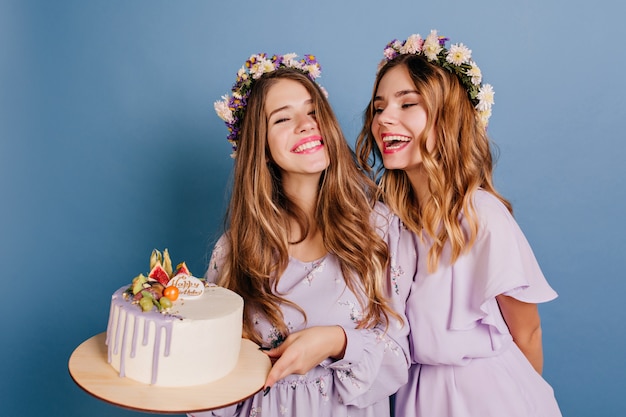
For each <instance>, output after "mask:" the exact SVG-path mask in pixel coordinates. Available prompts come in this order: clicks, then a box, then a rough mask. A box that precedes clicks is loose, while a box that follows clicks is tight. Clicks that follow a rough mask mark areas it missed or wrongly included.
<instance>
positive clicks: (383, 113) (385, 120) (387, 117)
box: [375, 108, 396, 126]
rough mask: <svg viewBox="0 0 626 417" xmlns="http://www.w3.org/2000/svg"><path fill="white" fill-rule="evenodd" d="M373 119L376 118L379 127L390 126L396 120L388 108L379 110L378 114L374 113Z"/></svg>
mask: <svg viewBox="0 0 626 417" xmlns="http://www.w3.org/2000/svg"><path fill="white" fill-rule="evenodd" d="M375 117H376V122H377V123H378V124H379V125H380V126H388V125H392V124H393V123H394V122H395V120H396V119H395V116H394V115H393V113H392V112H391V110H390V109H388V108H386V109H383V110H379V111H378V113H376V115H375Z"/></svg>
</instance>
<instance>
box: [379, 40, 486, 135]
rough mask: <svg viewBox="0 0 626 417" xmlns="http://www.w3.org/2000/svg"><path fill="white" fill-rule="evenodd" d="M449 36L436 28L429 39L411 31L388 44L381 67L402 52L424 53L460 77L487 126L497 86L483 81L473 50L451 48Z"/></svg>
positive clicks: (457, 46) (457, 45)
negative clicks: (406, 35) (404, 37)
mask: <svg viewBox="0 0 626 417" xmlns="http://www.w3.org/2000/svg"><path fill="white" fill-rule="evenodd" d="M448 40H449V39H448V38H446V37H444V36H439V35H438V34H437V31H436V30H431V32H430V34H429V35H428V36H427V37H426V39H423V38H422V37H421V36H420V35H419V34H414V35H411V36H409V37H408V39H407V40H405V41H399V40H397V39H394V40H393V41H391V42H389V43H388V44H387V46H386V47H385V50H384V52H383V54H384V56H385V58H384V59H383V60H382V61H381V62H380V65H379V66H378V70H379V71H380V69H381V68H382V67H383V66H384V65H385V64H386V63H387V62H389V61H391V60H392V59H394V58H395V57H397V56H398V55H402V54H415V55H423V56H424V57H426V59H427V60H428V61H429V62H432V63H433V64H437V65H439V66H440V67H442V68H444V69H446V70H448V71H449V72H451V73H453V74H456V75H457V77H459V80H460V81H461V84H462V85H463V87H465V89H466V90H467V94H468V96H469V98H470V100H471V102H472V104H474V107H475V108H476V110H477V111H478V114H479V116H480V119H481V121H482V122H483V124H484V126H485V128H486V127H487V124H488V122H489V117H490V116H491V106H492V105H493V103H494V100H493V96H494V91H493V87H492V86H491V84H481V82H482V73H481V71H480V68H478V65H476V63H475V62H474V61H473V60H472V51H471V50H470V49H469V48H468V47H467V46H465V45H463V44H462V43H458V44H454V45H452V46H450V49H447V48H446V46H445V44H446V41H448Z"/></svg>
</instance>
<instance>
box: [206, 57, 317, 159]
mask: <svg viewBox="0 0 626 417" xmlns="http://www.w3.org/2000/svg"><path fill="white" fill-rule="evenodd" d="M297 58H298V55H296V54H285V55H273V56H271V57H268V56H267V54H265V53H261V54H255V55H252V56H251V57H250V58H249V59H248V60H247V61H246V63H245V64H244V65H243V67H241V68H240V69H239V71H238V72H237V81H236V82H235V84H234V85H233V88H232V96H229V95H228V94H227V95H224V96H222V100H218V101H216V102H215V103H214V105H213V107H214V108H215V111H216V113H217V115H218V116H219V117H220V119H222V120H223V121H224V122H225V123H226V127H227V128H228V141H229V142H230V144H231V145H232V147H233V153H232V154H231V155H230V156H231V157H232V158H235V157H236V156H237V147H238V145H239V131H240V129H241V122H242V121H243V117H244V114H245V113H246V106H247V105H248V97H250V92H251V91H252V86H253V85H254V82H255V81H256V80H257V79H259V78H260V77H261V76H262V75H263V74H267V73H268V72H272V71H275V70H277V69H279V68H296V69H298V70H300V71H302V72H303V73H304V74H306V75H308V76H309V78H310V79H311V80H313V81H315V79H316V78H318V77H319V76H320V75H321V72H322V68H321V66H320V64H319V63H318V62H317V60H316V59H315V56H314V55H305V56H304V58H301V59H297ZM320 88H321V89H322V91H323V92H324V94H325V95H326V91H325V90H324V89H323V87H320Z"/></svg>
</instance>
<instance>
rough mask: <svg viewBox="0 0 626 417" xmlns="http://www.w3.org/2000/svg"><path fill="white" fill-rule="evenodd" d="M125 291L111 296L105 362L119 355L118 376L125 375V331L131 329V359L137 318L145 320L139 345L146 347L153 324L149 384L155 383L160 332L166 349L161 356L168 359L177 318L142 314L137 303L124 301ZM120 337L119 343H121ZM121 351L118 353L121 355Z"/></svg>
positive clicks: (135, 346)
mask: <svg viewBox="0 0 626 417" xmlns="http://www.w3.org/2000/svg"><path fill="white" fill-rule="evenodd" d="M124 291H125V288H121V289H119V290H118V291H116V292H115V293H114V294H113V297H112V300H111V311H110V313H109V322H108V324H107V334H106V345H107V353H108V358H107V360H108V362H109V363H111V360H112V356H113V355H117V354H120V372H119V374H120V377H124V376H126V372H125V365H126V354H125V352H126V351H127V340H126V339H127V337H128V332H127V329H130V333H131V334H130V339H131V346H130V357H131V358H134V357H135V353H136V348H137V342H138V336H139V335H138V330H139V328H140V326H139V321H140V318H143V319H144V325H143V337H142V341H141V343H142V345H143V346H146V345H147V344H148V341H149V339H148V330H149V328H150V326H151V324H154V328H155V334H156V335H155V341H154V351H153V353H152V376H151V382H150V383H151V384H154V383H156V381H157V377H158V369H159V351H160V348H161V334H162V331H163V330H165V349H164V355H165V356H169V354H170V346H171V342H172V325H173V321H174V320H176V319H177V318H175V317H170V316H167V315H164V314H161V313H158V312H157V311H148V312H144V311H142V310H141V307H139V305H136V304H132V303H131V301H129V300H125V299H124V296H123V293H124ZM116 308H117V309H118V310H119V312H118V317H117V322H116V323H115V324H114V323H113V312H114V311H115V309H116ZM122 311H124V312H125V313H126V315H125V317H124V319H123V323H122V314H121V312H122ZM113 325H115V326H116V328H117V331H116V332H115V340H113V341H112V340H111V339H110V335H111V332H112V330H113V327H112V326H113ZM120 338H121V340H120ZM120 352H121V353H120Z"/></svg>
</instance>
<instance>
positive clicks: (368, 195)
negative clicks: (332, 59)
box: [219, 68, 398, 343]
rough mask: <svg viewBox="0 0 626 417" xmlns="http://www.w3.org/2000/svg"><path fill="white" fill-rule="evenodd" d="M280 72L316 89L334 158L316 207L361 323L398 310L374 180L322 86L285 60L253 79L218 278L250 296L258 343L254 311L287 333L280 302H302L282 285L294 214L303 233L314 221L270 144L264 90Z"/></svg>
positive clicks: (247, 317)
mask: <svg viewBox="0 0 626 417" xmlns="http://www.w3.org/2000/svg"><path fill="white" fill-rule="evenodd" d="M280 79H290V80H294V81H297V82H299V83H301V84H302V85H303V86H304V87H305V88H306V89H307V91H308V92H309V93H310V94H311V98H312V100H313V104H314V109H315V114H316V118H317V123H318V126H319V129H320V132H321V135H322V137H323V138H324V146H325V147H326V149H327V151H328V156H329V159H330V164H329V166H328V168H327V169H326V170H325V172H323V173H322V176H321V179H320V183H319V192H318V198H317V209H316V213H315V220H314V221H315V222H316V225H315V226H316V227H317V228H318V229H319V230H320V231H321V233H322V236H323V241H324V245H325V247H326V249H327V251H328V252H329V253H332V254H335V255H336V256H337V258H338V259H339V262H340V265H341V270H342V272H343V276H344V278H345V281H346V284H347V286H348V287H349V288H350V289H351V290H352V291H353V292H355V294H357V296H358V297H359V302H360V304H361V307H362V308H363V311H364V317H363V320H362V321H361V323H360V325H359V327H361V328H369V327H373V326H374V325H376V324H378V323H380V322H383V321H384V322H385V324H387V322H388V320H389V316H394V317H398V316H397V314H396V313H395V312H393V310H392V309H391V308H390V306H389V305H388V302H387V301H386V294H387V288H386V286H385V282H386V280H385V278H386V274H387V265H388V263H389V254H388V249H387V245H386V243H385V241H384V240H383V239H382V238H381V237H380V236H379V235H378V234H377V233H376V231H375V229H374V228H373V226H372V225H371V223H370V220H371V219H372V212H373V210H374V204H375V202H376V194H377V190H376V184H375V183H374V181H372V180H371V179H370V178H369V177H368V176H367V175H366V174H365V173H364V172H362V171H361V170H360V169H359V167H358V165H357V164H356V157H355V155H354V153H353V152H352V151H351V149H350V148H349V146H348V144H347V142H346V140H345V137H344V136H343V133H342V131H341V129H340V127H339V123H338V121H337V119H336V117H335V115H334V113H333V111H332V109H331V107H330V104H329V103H328V100H327V99H326V97H325V96H324V94H323V92H322V90H321V89H320V87H319V86H318V85H317V84H316V83H315V82H313V81H311V79H309V78H308V77H307V76H306V75H304V74H303V73H302V72H300V71H298V70H295V69H290V68H283V69H278V70H276V71H273V72H269V73H266V74H264V75H263V76H262V77H261V78H259V79H258V80H256V81H255V84H254V86H253V88H252V91H251V94H250V97H249V98H248V104H247V108H246V113H245V116H244V119H243V121H242V128H241V135H240V142H239V147H238V151H237V152H238V153H237V157H236V160H235V166H234V173H233V178H232V182H233V188H232V194H231V198H230V204H229V207H228V211H227V214H226V219H225V229H226V236H227V237H228V239H229V241H230V252H229V253H228V254H227V255H226V261H225V264H224V269H223V272H222V274H221V276H220V282H219V285H222V286H224V287H226V288H229V289H231V290H233V291H235V292H236V293H238V294H240V295H241V296H242V297H243V299H244V324H243V333H244V337H247V338H249V339H251V340H253V341H255V342H257V343H261V340H260V338H261V337H260V335H259V334H258V332H256V331H255V328H254V323H253V317H252V316H253V314H255V313H260V314H262V315H264V316H265V317H266V318H267V319H268V320H269V321H270V323H271V324H272V325H273V326H274V327H276V328H277V329H278V330H279V331H280V332H281V334H282V335H283V336H285V337H286V336H287V334H288V333H289V331H288V328H287V326H286V325H285V322H284V318H283V314H282V310H281V305H291V306H293V307H294V308H296V309H298V310H299V311H300V312H301V313H302V315H303V316H304V319H305V320H306V313H305V312H304V311H303V310H302V309H301V308H300V307H299V306H297V305H295V304H294V303H293V302H291V301H289V300H287V299H286V298H285V297H284V296H283V294H280V293H279V292H278V290H277V285H278V282H279V280H280V277H281V275H282V273H283V271H284V270H285V268H286V267H287V264H288V262H289V244H290V243H297V242H289V239H288V236H289V221H290V219H293V220H295V221H296V222H297V223H298V224H299V225H300V230H303V234H302V236H301V237H300V240H298V242H300V241H302V240H304V239H305V238H306V236H307V234H308V233H309V230H310V229H311V225H310V224H309V221H308V219H307V217H306V215H305V213H304V212H303V211H302V210H301V209H300V208H299V207H298V206H297V205H296V204H295V203H294V202H293V201H292V200H291V199H290V198H289V197H288V196H287V195H286V194H285V192H284V190H283V186H282V180H281V173H280V170H279V169H278V167H277V166H276V165H275V164H274V163H273V162H272V158H271V155H270V152H269V148H268V144H267V131H268V121H267V117H266V113H265V98H266V95H267V93H268V91H269V89H270V88H271V87H272V86H273V85H274V84H275V83H276V82H277V81H278V80H280Z"/></svg>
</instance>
